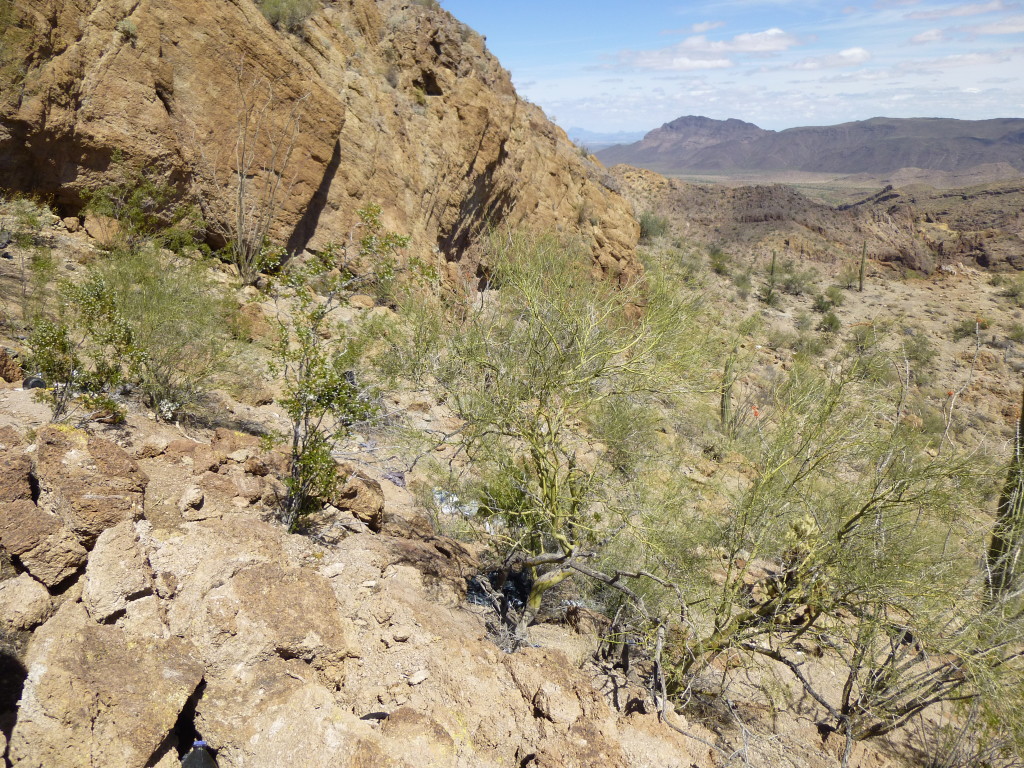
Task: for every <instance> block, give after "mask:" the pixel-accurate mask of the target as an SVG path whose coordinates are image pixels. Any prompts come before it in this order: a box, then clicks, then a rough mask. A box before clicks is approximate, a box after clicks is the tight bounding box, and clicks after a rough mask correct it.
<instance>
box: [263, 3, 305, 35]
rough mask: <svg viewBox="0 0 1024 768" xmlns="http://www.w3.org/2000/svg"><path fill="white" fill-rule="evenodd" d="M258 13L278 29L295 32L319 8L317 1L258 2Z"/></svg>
mask: <svg viewBox="0 0 1024 768" xmlns="http://www.w3.org/2000/svg"><path fill="white" fill-rule="evenodd" d="M258 4H259V7H260V11H262V12H263V15H264V16H265V17H266V19H267V21H269V22H270V23H271V24H273V25H274V26H275V27H277V28H278V29H283V30H286V31H288V32H296V31H298V30H300V29H301V28H302V24H303V23H304V22H305V21H306V19H308V18H309V17H310V16H312V15H313V12H314V11H316V10H317V8H319V7H320V2H319V0H258Z"/></svg>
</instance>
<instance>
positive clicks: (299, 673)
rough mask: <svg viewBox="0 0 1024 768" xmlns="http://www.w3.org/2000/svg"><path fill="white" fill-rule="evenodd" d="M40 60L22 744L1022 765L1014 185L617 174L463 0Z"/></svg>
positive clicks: (418, 757)
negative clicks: (819, 195)
mask: <svg viewBox="0 0 1024 768" xmlns="http://www.w3.org/2000/svg"><path fill="white" fill-rule="evenodd" d="M0 80H2V83H3V90H2V94H0V765H3V766H5V767H9V768H85V767H88V768H111V766H117V767H118V768H121V767H122V766H124V767H126V768H177V766H184V767H185V768H195V767H196V766H197V765H198V766H201V768H210V766H211V765H212V766H215V768H262V767H264V766H266V768H271V767H274V768H277V767H278V766H282V765H294V766H300V767H302V768H305V767H306V766H309V767H310V768H316V767H318V766H324V768H327V766H330V768H343V767H347V768H363V767H369V766H374V767H375V768H376V767H377V766H387V767H388V768H412V767H413V766H416V767H417V768H419V767H421V766H437V768H441V767H442V766H444V767H445V768H447V767H448V766H458V767H460V768H477V767H480V768H490V767H492V766H493V767H494V768H562V767H575V766H579V768H584V767H586V768H589V767H590V766H614V767H615V768H676V767H678V768H694V767H697V768H733V767H734V766H740V765H742V766H757V768H774V767H775V766H793V767H794V768H850V766H857V767H858V768H910V767H911V766H929V767H930V768H937V766H948V767H949V768H956V766H986V767H987V768H1020V766H1021V764H1022V763H1021V754H1022V748H1024V718H1022V716H1021V713H1022V712H1024V664H1022V661H1024V610H1022V608H1024V606H1022V602H1021V601H1022V599H1024V598H1022V595H1024V567H1022V566H1021V562H1022V559H1024V558H1022V557H1021V552H1022V548H1024V515H1022V512H1021V510H1022V504H1021V498H1022V494H1024V441H1022V429H1024V420H1022V419H1024V417H1022V415H1021V410H1020V402H1021V377H1020V374H1021V372H1022V371H1024V323H1022V311H1024V278H1022V277H1020V275H1019V273H1018V270H1019V269H1021V268H1022V267H1024V248H1022V244H1024V243H1022V238H1024V230H1022V219H1021V214H1020V201H1021V195H1022V192H1021V188H1020V185H1019V184H1018V183H1016V182H1013V181H1008V182H1003V183H998V184H992V183H985V184H982V185H980V186H973V187H962V188H958V189H956V190H955V191H950V190H943V189H937V188H935V187H934V186H927V185H925V184H923V183H922V179H921V178H920V177H918V176H915V175H914V174H910V175H909V176H907V177H906V178H907V179H908V180H910V181H913V182H914V183H913V184H908V185H903V186H885V187H878V188H871V189H870V192H869V193H868V194H865V195H864V196H862V197H859V198H858V199H856V200H853V201H850V202H849V203H848V204H844V205H828V204H825V203H823V202H820V201H817V200H812V199H810V198H808V197H807V196H805V195H804V194H802V193H801V192H800V191H799V189H795V188H793V187H791V186H784V185H769V186H763V185H762V186H729V187H727V186H717V185H707V184H691V183H686V182H683V181H681V180H679V179H670V178H666V177H663V176H660V175H658V174H657V173H654V172H652V171H649V170H641V169H638V168H635V167H631V166H625V165H618V166H615V167H613V168H610V169H606V168H605V167H604V166H603V165H602V164H601V163H600V162H599V161H598V160H597V159H595V158H594V157H593V156H590V155H588V154H587V153H586V152H585V151H584V150H581V149H580V148H578V147H576V146H575V145H573V144H572V143H571V142H570V141H569V140H568V139H567V138H566V136H565V134H564V133H563V132H562V131H561V130H560V129H559V128H557V127H556V126H554V125H553V124H552V123H551V122H549V121H548V120H547V118H546V117H545V116H544V114H543V112H542V111H541V110H540V109H539V108H538V107H536V106H533V105H531V104H529V103H527V102H525V101H523V100H522V99H520V98H519V96H518V95H517V94H516V92H515V90H514V89H513V87H512V85H511V80H510V77H509V75H508V73H507V72H505V70H504V69H503V68H502V67H501V65H500V64H499V63H498V62H497V60H496V59H495V58H494V57H493V56H491V54H490V53H489V52H488V51H487V48H486V45H485V41H484V39H483V38H482V37H481V36H480V35H478V34H477V33H476V32H474V31H473V30H472V29H470V28H468V27H466V26H465V25H463V24H461V23H460V22H459V21H458V20H456V19H454V18H453V17H451V16H450V15H449V14H447V13H445V12H444V11H443V10H442V9H441V8H440V7H439V6H438V4H437V3H436V2H433V1H432V0H415V1H403V0H375V1H374V0H343V1H342V2H337V3H328V4H320V3H319V2H310V1H309V0H284V2H271V0H263V2H260V3H258V4H257V3H253V2H251V1H250V0H209V2H190V1H189V0H143V2H141V3H138V4H135V5H131V6H124V5H121V4H117V3H115V2H113V0H98V2H91V3H75V2H72V3H64V2H57V0H26V2H19V3H14V2H12V0H0ZM868 123H869V124H870V125H868V127H870V128H871V129H872V130H878V131H882V132H883V133H884V132H885V131H888V130H890V128H892V126H891V125H890V124H889V123H887V122H885V121H882V122H878V121H868ZM936 125H937V124H936ZM986 126H987V129H991V132H992V141H993V143H994V144H995V143H998V141H997V139H998V137H999V136H1002V135H1003V134H1002V133H999V131H1002V130H1003V129H1004V128H1005V129H1006V130H1010V129H1011V128H1013V126H1009V127H1007V126H1006V125H1002V124H1000V125H999V126H996V125H994V124H992V125H988V124H987V123H986ZM677 127H678V126H677ZM704 127H705V128H708V126H707V125H705V126H704ZM711 127H712V128H715V130H718V129H721V130H723V131H725V132H726V133H728V134H729V136H730V137H731V138H730V139H729V140H730V141H736V142H740V143H744V142H757V141H761V140H763V138H764V137H763V136H762V135H761V134H762V133H763V132H761V130H760V129H758V128H757V127H756V126H753V125H751V124H749V123H744V122H741V121H729V122H728V124H726V125H724V126H717V127H715V126H711ZM933 127H934V129H935V131H936V132H937V135H936V137H935V138H936V140H937V141H938V140H942V141H945V138H943V137H944V136H945V134H944V133H942V130H944V129H942V130H940V129H941V128H942V126H938V127H935V126H933ZM862 128H864V126H861V125H855V126H853V127H850V128H849V130H848V133H850V134H851V135H852V134H856V133H858V132H859V131H861V129H862ZM892 130H897V129H896V128H892ZM900 130H902V129H900ZM938 134H942V135H938ZM997 134H998V135H997ZM1000 140H1001V139H1000ZM815 141H817V139H815ZM691 144H692V145H693V146H692V149H693V150H694V151H696V152H703V151H706V150H710V149H712V148H713V147H714V145H715V141H713V140H711V139H709V138H708V136H704V137H703V138H701V137H697V138H696V139H693V140H692V141H691ZM698 145H700V146H698ZM972 162H973V160H972ZM1005 162H1010V161H1008V160H1007V161H1005ZM861 169H862V170H863V167H862V168H861Z"/></svg>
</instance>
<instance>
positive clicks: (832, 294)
mask: <svg viewBox="0 0 1024 768" xmlns="http://www.w3.org/2000/svg"><path fill="white" fill-rule="evenodd" d="M825 297H826V298H827V299H828V300H829V301H830V302H832V306H833V307H841V306H843V302H844V301H846V294H845V293H843V289H842V288H840V287H839V286H838V285H830V286H829V287H828V288H826V289H825Z"/></svg>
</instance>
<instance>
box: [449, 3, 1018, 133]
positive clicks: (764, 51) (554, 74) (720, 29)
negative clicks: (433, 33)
mask: <svg viewBox="0 0 1024 768" xmlns="http://www.w3.org/2000/svg"><path fill="white" fill-rule="evenodd" d="M441 5H442V6H443V7H444V8H445V9H446V10H448V11H449V12H451V13H452V14H453V15H454V16H455V17H456V18H457V19H459V20H460V21H462V22H464V23H466V24H468V25H469V26H471V27H472V28H473V29H475V30H476V31H477V32H479V33H480V34H482V35H484V36H485V37H486V38H487V47H488V48H489V49H490V51H491V52H492V53H493V54H494V55H495V56H497V57H498V60H499V61H500V62H501V63H502V65H503V66H504V67H505V68H506V69H508V70H509V71H510V72H511V73H512V80H513V83H514V84H515V86H516V89H517V91H518V92H519V94H520V95H521V96H523V97H524V98H526V99H528V100H529V101H532V102H533V103H535V104H537V105H539V106H540V107H542V108H543V109H544V111H545V112H546V113H547V115H548V117H549V118H551V119H553V120H554V121H555V122H557V123H558V124H559V125H561V126H562V127H563V128H565V129H567V130H568V129H570V128H583V129H586V130H588V131H596V132H606V133H610V132H616V131H641V132H643V131H648V130H652V129H654V128H657V127H659V126H660V125H662V124H663V123H666V122H668V121H670V120H673V119H675V118H677V117H682V116H684V115H703V116H706V117H712V118H716V119H719V120H724V119H726V118H730V117H735V118H739V119H741V120H746V121H748V122H752V123H756V124H757V125H759V126H761V127H762V128H769V129H774V130H780V129H783V128H790V127H793V126H798V125H832V124H835V123H842V122H847V121H851V120H863V119H867V118H869V117H955V118H961V119H972V120H978V119H986V118H993V117H1024V0H1018V1H1014V0H975V1H974V2H955V1H954V2H940V1H939V0H862V1H861V2H857V0H851V2H849V3H847V2H844V0H837V1H835V2H833V1H831V0H828V1H827V0H715V1H714V2H710V1H705V0H695V1H693V2H682V1H680V0H641V1H640V2H633V3H630V2H629V1H628V0H561V1H559V0H547V2H544V1H542V0H516V2H508V0H441Z"/></svg>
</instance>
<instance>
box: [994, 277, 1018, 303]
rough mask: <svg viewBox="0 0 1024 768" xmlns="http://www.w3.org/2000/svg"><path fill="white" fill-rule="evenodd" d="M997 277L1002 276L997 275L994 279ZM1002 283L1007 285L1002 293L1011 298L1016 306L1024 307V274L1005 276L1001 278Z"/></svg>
mask: <svg viewBox="0 0 1024 768" xmlns="http://www.w3.org/2000/svg"><path fill="white" fill-rule="evenodd" d="M995 277H1000V276H999V275H995V276H993V279H994V278H995ZM1001 283H1002V284H1003V285H1004V286H1005V287H1004V288H1003V291H1002V295H1003V296H1005V297H1007V298H1008V299H1010V300H1011V301H1012V302H1013V304H1014V305H1015V306H1018V307H1024V276H1015V277H1005V278H1002V279H1001ZM993 285H995V283H993Z"/></svg>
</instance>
